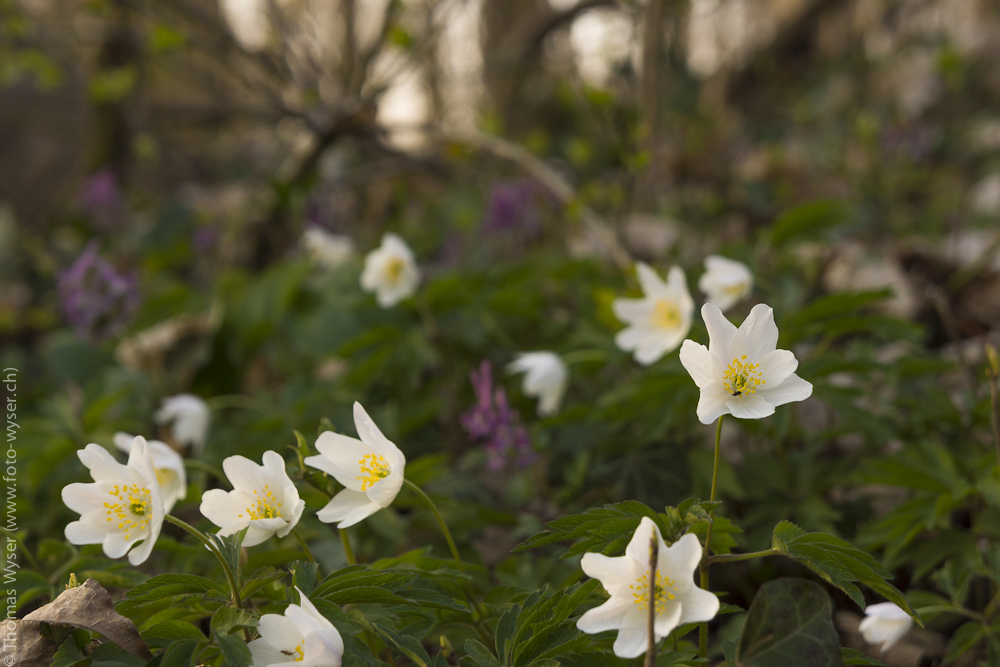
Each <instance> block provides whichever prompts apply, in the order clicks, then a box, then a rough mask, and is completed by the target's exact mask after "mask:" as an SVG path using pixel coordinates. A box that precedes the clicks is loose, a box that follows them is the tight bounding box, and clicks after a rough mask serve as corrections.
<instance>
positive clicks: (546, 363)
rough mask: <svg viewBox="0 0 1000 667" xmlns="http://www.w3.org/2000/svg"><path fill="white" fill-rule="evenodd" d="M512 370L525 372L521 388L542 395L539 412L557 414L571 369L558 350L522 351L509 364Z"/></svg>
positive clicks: (535, 394) (536, 395) (530, 394)
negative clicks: (569, 369) (568, 368)
mask: <svg viewBox="0 0 1000 667" xmlns="http://www.w3.org/2000/svg"><path fill="white" fill-rule="evenodd" d="M507 372H508V373H524V381H523V382H522V383H521V391H523V392H524V393H525V395H526V396H535V397H537V398H538V414H539V415H541V416H542V417H547V416H549V415H552V414H555V412H556V411H557V410H559V405H560V404H561V403H562V398H563V394H565V393H566V383H567V381H568V380H569V371H568V370H567V369H566V364H564V363H563V360H562V359H560V358H559V355H558V354H556V353H555V352H521V353H520V354H518V355H517V359H515V360H514V361H512V362H510V363H509V364H507Z"/></svg>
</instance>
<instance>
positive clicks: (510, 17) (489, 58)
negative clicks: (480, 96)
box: [481, 0, 550, 135]
mask: <svg viewBox="0 0 1000 667" xmlns="http://www.w3.org/2000/svg"><path fill="white" fill-rule="evenodd" d="M540 6H541V9H540ZM546 10H549V11H550V8H549V6H548V2H547V0H484V1H483V10H482V11H483V15H482V16H483V20H482V25H483V32H482V35H481V40H482V42H481V43H482V52H483V78H484V85H485V88H486V95H487V97H488V98H489V100H490V102H491V105H492V108H493V109H494V110H495V112H496V115H497V119H498V120H499V121H500V124H501V127H502V128H503V129H504V131H506V132H510V133H512V134H515V135H516V133H517V129H518V127H519V126H520V124H521V123H520V120H519V116H520V115H521V114H523V112H524V107H523V102H524V99H523V97H522V96H520V95H518V93H517V91H518V88H519V87H520V84H521V80H522V77H524V76H525V75H527V74H529V73H530V71H532V70H535V69H540V67H539V64H538V56H539V53H538V52H531V53H530V54H527V53H525V52H524V50H523V48H519V47H520V46H522V45H519V44H517V43H516V42H517V41H519V40H518V37H519V36H520V35H521V34H523V26H524V25H526V24H528V23H531V22H533V21H535V20H537V19H538V17H539V15H542V12H544V11H546ZM526 58H531V59H532V60H533V61H534V62H525V59H526ZM515 99H516V100H517V101H518V103H517V104H515V103H514V102H515Z"/></svg>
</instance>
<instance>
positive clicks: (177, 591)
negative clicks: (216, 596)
mask: <svg viewBox="0 0 1000 667" xmlns="http://www.w3.org/2000/svg"><path fill="white" fill-rule="evenodd" d="M209 591H214V592H216V593H221V594H223V595H226V594H228V592H229V591H227V590H226V589H225V588H223V587H222V586H221V585H220V584H218V583H216V582H214V581H212V580H211V579H206V578H205V577H199V576H197V575H194V574H160V575H157V576H155V577H152V578H150V579H148V580H147V581H146V582H145V583H143V584H139V585H138V586H136V587H135V588H133V589H132V590H130V591H128V592H127V593H126V594H125V597H127V598H128V599H129V600H134V601H137V602H138V601H160V600H162V599H163V598H169V597H174V596H176V595H191V594H203V593H207V592H209Z"/></svg>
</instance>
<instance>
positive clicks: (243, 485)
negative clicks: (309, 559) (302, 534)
mask: <svg viewBox="0 0 1000 667" xmlns="http://www.w3.org/2000/svg"><path fill="white" fill-rule="evenodd" d="M263 462H264V465H257V464H256V463H254V462H253V461H251V460H250V459H248V458H246V457H245V456H230V457H229V458H227V459H226V460H225V461H223V462H222V469H223V470H224V471H225V473H226V477H227V478H228V479H229V481H230V482H231V483H232V485H233V490H232V491H223V490H222V489H211V490H209V491H206V492H205V493H204V494H202V496H201V513H202V514H203V515H205V517H206V518H207V519H208V520H209V521H211V522H212V523H214V524H215V525H217V526H219V528H220V530H219V532H218V534H219V535H220V536H222V537H225V536H227V535H232V534H234V533H238V532H240V531H241V530H243V529H244V528H246V527H248V526H249V528H250V529H249V530H248V531H247V534H246V537H245V538H243V546H245V547H252V546H254V545H257V544H260V543H261V542H264V541H265V540H267V539H268V538H270V537H271V536H272V535H275V534H276V535H277V536H278V537H284V536H285V535H287V534H288V533H290V532H291V531H292V528H294V527H295V524H297V523H298V522H299V517H301V516H302V510H303V509H304V508H305V506H306V502H305V501H304V500H301V499H300V498H299V492H298V490H297V489H296V488H295V484H293V483H292V480H291V479H290V478H289V477H288V473H286V472H285V461H284V459H282V458H281V456H280V455H279V454H278V453H277V452H271V451H268V452H264V459H263Z"/></svg>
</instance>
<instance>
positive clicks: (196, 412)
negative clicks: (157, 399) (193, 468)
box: [153, 394, 209, 451]
mask: <svg viewBox="0 0 1000 667" xmlns="http://www.w3.org/2000/svg"><path fill="white" fill-rule="evenodd" d="M208 417H209V411H208V404H207V403H205V401H203V400H202V399H201V398H199V397H198V396H195V395H194V394H178V395H176V396H171V397H169V398H165V399H163V404H162V405H161V406H160V409H159V410H157V411H156V413H154V414H153V421H155V422H156V423H157V424H160V425H166V424H170V425H171V428H170V434H171V437H173V439H174V442H175V443H177V444H178V445H189V446H191V447H192V448H193V449H194V450H195V451H201V450H202V449H203V448H204V447H205V439H206V438H207V437H208Z"/></svg>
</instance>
